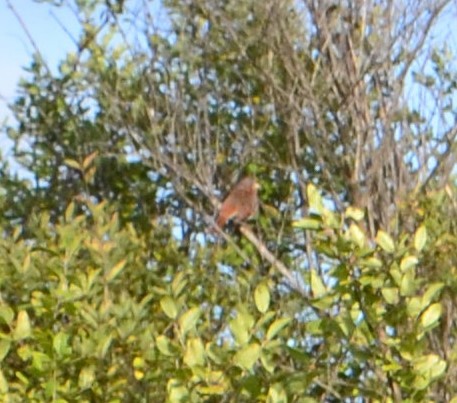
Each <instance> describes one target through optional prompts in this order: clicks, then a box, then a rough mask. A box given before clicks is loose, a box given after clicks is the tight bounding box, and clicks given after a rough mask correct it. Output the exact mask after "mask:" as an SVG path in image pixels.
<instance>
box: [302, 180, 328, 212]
mask: <svg viewBox="0 0 457 403" xmlns="http://www.w3.org/2000/svg"><path fill="white" fill-rule="evenodd" d="M306 193H307V195H308V202H309V208H310V210H311V211H312V212H314V213H317V214H322V212H323V210H324V203H323V201H322V197H321V195H320V193H319V191H318V190H317V188H316V186H314V185H313V184H312V183H309V184H308V186H307V187H306Z"/></svg>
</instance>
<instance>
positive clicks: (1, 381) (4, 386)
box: [0, 369, 9, 393]
mask: <svg viewBox="0 0 457 403" xmlns="http://www.w3.org/2000/svg"><path fill="white" fill-rule="evenodd" d="M8 389H9V386H8V381H7V380H6V378H5V375H3V371H2V370H1V369H0V393H7V392H8Z"/></svg>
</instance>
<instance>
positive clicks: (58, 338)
mask: <svg viewBox="0 0 457 403" xmlns="http://www.w3.org/2000/svg"><path fill="white" fill-rule="evenodd" d="M68 338H69V335H68V334H67V333H63V332H59V333H57V334H56V335H55V336H54V339H53V341H52V347H53V348H54V351H55V352H56V353H57V356H60V357H63V356H66V355H68V354H70V353H71V347H70V346H69V345H68Z"/></svg>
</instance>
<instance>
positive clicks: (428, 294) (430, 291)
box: [422, 283, 445, 306]
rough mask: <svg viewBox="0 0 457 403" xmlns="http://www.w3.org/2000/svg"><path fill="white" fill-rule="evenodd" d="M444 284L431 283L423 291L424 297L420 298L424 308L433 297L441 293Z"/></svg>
mask: <svg viewBox="0 0 457 403" xmlns="http://www.w3.org/2000/svg"><path fill="white" fill-rule="evenodd" d="M444 285H445V284H444V283H433V284H430V286H429V287H428V288H427V289H426V290H425V292H424V295H423V296H422V303H423V305H424V306H428V305H430V302H432V301H433V300H434V299H435V297H436V296H437V295H438V294H439V293H440V292H441V290H442V289H443V287H444Z"/></svg>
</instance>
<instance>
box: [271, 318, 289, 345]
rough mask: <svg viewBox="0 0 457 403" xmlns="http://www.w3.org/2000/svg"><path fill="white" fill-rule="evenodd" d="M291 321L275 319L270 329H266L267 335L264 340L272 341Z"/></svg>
mask: <svg viewBox="0 0 457 403" xmlns="http://www.w3.org/2000/svg"><path fill="white" fill-rule="evenodd" d="M291 321H292V319H291V318H280V319H276V320H275V321H274V322H273V323H272V324H271V325H270V327H269V328H268V330H267V334H266V339H267V340H271V339H273V338H274V337H276V335H277V334H278V333H279V332H280V331H281V330H282V329H284V328H285V327H286V326H287V325H288V324H289V323H290V322H291Z"/></svg>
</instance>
